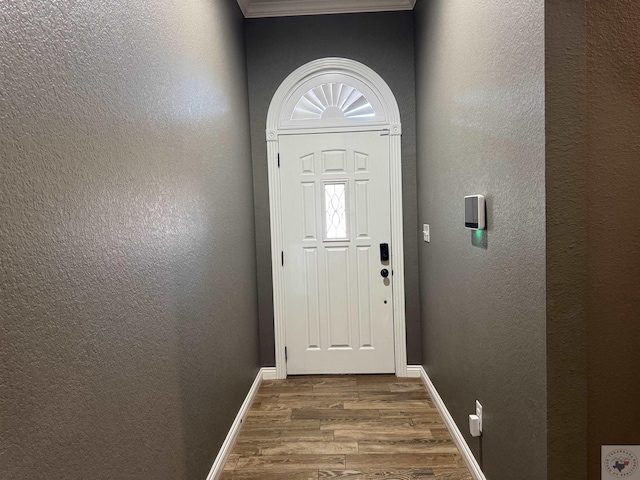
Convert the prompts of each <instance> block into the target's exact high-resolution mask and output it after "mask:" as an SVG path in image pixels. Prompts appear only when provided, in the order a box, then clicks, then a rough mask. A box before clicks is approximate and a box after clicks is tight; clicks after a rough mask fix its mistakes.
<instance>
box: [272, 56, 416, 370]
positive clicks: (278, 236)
mask: <svg viewBox="0 0 640 480" xmlns="http://www.w3.org/2000/svg"><path fill="white" fill-rule="evenodd" d="M325 74H343V75H345V74H346V75H349V76H352V77H354V78H356V79H358V80H359V81H361V82H363V83H365V84H366V85H367V86H368V87H369V88H370V89H371V90H372V91H373V92H374V93H375V94H376V95H377V97H378V99H379V100H380V102H381V103H382V106H383V109H384V114H385V121H384V122H380V121H376V122H372V123H370V124H367V123H358V124H357V125H346V126H335V127H327V128H322V129H321V131H322V132H352V131H356V130H362V129H366V130H375V131H381V132H386V131H388V134H389V136H390V139H389V184H390V188H391V245H392V251H391V258H392V265H393V282H392V288H393V334H394V357H395V371H396V376H398V377H406V376H407V338H406V319H405V287H404V240H403V238H404V236H403V222H402V158H401V138H402V137H401V135H402V128H401V124H400V110H399V109H398V103H397V102H396V99H395V96H394V95H393V92H392V91H391V89H390V88H389V86H388V85H387V84H386V82H385V81H384V80H383V79H382V77H380V76H379V75H378V74H377V73H376V72H374V71H373V70H371V69H370V68H369V67H367V66H366V65H363V64H362V63H360V62H356V61H355V60H350V59H346V58H337V57H329V58H322V59H319V60H314V61H312V62H309V63H307V64H305V65H303V66H301V67H300V68H298V69H297V70H295V71H294V72H293V73H291V74H290V75H289V76H288V77H287V78H286V79H285V80H284V81H283V82H282V84H281V85H280V87H278V90H277V91H276V93H275V94H274V96H273V99H272V100H271V104H270V106H269V111H268V113H267V129H266V136H267V162H268V172H269V216H270V221H271V272H272V279H273V310H274V312H273V313H274V335H275V360H276V367H275V368H276V378H286V377H287V365H286V359H285V346H286V326H285V311H284V306H285V305H284V271H283V267H282V265H281V252H282V251H283V238H282V200H281V197H280V175H279V174H278V146H279V143H278V140H279V137H280V135H287V134H296V133H316V132H318V129H317V128H312V127H311V128H302V129H301V128H299V127H297V128H295V129H292V128H291V127H286V126H283V125H282V124H281V118H282V111H283V108H284V106H285V104H286V103H287V101H288V100H289V99H290V97H291V96H292V95H293V94H294V93H295V92H296V91H298V90H299V88H300V86H301V85H302V84H303V83H308V81H309V80H310V79H312V78H314V77H317V78H318V83H322V80H321V78H322V76H323V75H325Z"/></svg>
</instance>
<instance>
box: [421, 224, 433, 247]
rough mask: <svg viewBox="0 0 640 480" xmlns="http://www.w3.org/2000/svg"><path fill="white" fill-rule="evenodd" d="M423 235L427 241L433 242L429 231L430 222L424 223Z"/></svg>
mask: <svg viewBox="0 0 640 480" xmlns="http://www.w3.org/2000/svg"><path fill="white" fill-rule="evenodd" d="M422 236H423V237H424V241H425V242H427V243H430V242H431V234H430V233H429V224H428V223H425V224H423V225H422Z"/></svg>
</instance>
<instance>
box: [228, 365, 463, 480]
mask: <svg viewBox="0 0 640 480" xmlns="http://www.w3.org/2000/svg"><path fill="white" fill-rule="evenodd" d="M324 478H339V479H349V480H361V479H379V478H384V479H387V480H389V479H398V480H401V479H402V480H408V479H440V480H445V479H446V480H471V478H472V477H471V475H470V474H469V470H468V469H467V467H466V465H465V463H464V460H463V459H462V457H461V456H460V453H459V451H458V449H457V447H456V445H455V444H454V443H453V440H452V438H451V435H450V434H449V432H448V430H447V427H446V426H445V424H444V422H443V421H442V418H441V417H440V414H439V413H438V411H437V410H436V408H435V406H434V405H433V403H432V402H431V399H430V398H429V395H428V394H427V391H426V390H425V388H424V386H423V385H422V382H421V381H420V379H413V378H402V379H401V378H397V377H394V376H391V375H359V376H355V375H351V376H312V377H308V376H305V377H289V378H288V379H286V380H268V381H264V382H263V383H262V385H261V386H260V390H259V391H258V394H257V396H256V398H255V400H254V402H253V405H252V406H251V410H250V412H249V414H248V416H247V419H246V420H245V422H244V425H243V427H242V428H241V430H240V434H239V436H238V441H237V443H236V445H235V447H234V449H233V452H232V453H231V455H230V457H229V459H228V460H227V463H226V465H225V469H224V472H223V475H222V479H256V480H257V479H260V480H287V479H300V480H306V479H324Z"/></svg>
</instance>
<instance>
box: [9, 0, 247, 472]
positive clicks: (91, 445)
mask: <svg viewBox="0 0 640 480" xmlns="http://www.w3.org/2000/svg"><path fill="white" fill-rule="evenodd" d="M0 17H1V18H2V28H1V29H0V58H1V61H0V68H1V69H2V70H1V75H0V82H1V87H0V121H1V122H2V128H1V130H0V151H1V155H0V162H1V163H0V212H1V213H0V216H1V220H0V261H1V270H0V275H1V277H0V288H1V303H0V318H1V323H0V356H1V358H2V361H0V379H1V380H0V381H1V385H0V405H1V408H0V416H1V422H0V423H1V425H2V428H1V429H0V471H1V472H2V474H0V476H2V478H3V479H21V480H22V479H24V480H27V479H28V480H32V479H44V478H47V479H51V478H64V479H69V480H72V479H74V480H75V479H77V480H84V479H95V480H97V479H116V478H117V479H121V480H124V479H136V480H140V479H154V480H157V479H167V480H176V479H189V480H192V479H199V478H201V479H203V478H205V477H206V475H207V472H208V470H209V469H210V468H211V465H212V463H213V460H214V458H215V456H216V454H217V451H218V448H219V447H220V445H221V443H222V441H223V439H224V436H225V434H226V432H227V431H228V429H229V426H230V425H231V422H232V421H233V418H234V416H235V414H236V413H237V411H238V408H239V407H240V404H241V402H242V400H243V399H244V396H245V395H246V393H247V391H248V388H249V386H250V385H251V382H252V380H253V378H254V377H255V374H256V371H257V368H258V365H259V362H258V353H257V352H258V339H257V294H256V281H255V249H254V222H253V193H252V181H251V175H252V174H251V158H250V142H249V131H248V129H249V120H248V101H247V90H246V72H245V62H244V43H243V42H244V39H243V19H242V17H241V15H240V13H239V10H238V7H237V5H236V4H235V2H230V1H226V0H217V1H209V0H193V1H189V2H181V1H169V0H164V1H160V2H129V1H123V0H110V1H103V2H84V3H83V2H72V1H66V0H63V1H57V2H32V1H26V0H24V1H15V2H0Z"/></svg>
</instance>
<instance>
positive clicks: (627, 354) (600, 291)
mask: <svg viewBox="0 0 640 480" xmlns="http://www.w3.org/2000/svg"><path fill="white" fill-rule="evenodd" d="M586 25H587V44H586V46H587V48H586V52H587V91H588V100H587V107H588V110H587V111H588V120H587V124H588V133H589V135H588V148H589V155H588V159H589V165H588V173H589V181H588V188H587V190H586V191H587V198H588V202H587V208H588V219H589V229H588V235H587V238H588V252H589V256H588V262H587V268H588V278H589V282H588V287H587V299H588V300H587V332H588V341H587V345H588V348H589V353H588V372H589V373H588V400H589V404H588V409H589V416H588V435H589V437H588V438H589V440H588V448H589V449H588V473H589V476H588V478H589V479H590V480H597V479H599V478H600V445H603V444H604V445H612V444H613V445H629V444H631V445H638V444H640V430H639V429H638V426H639V425H640V409H639V408H638V402H639V401H640V400H639V399H640V384H639V383H638V375H639V372H640V229H638V226H637V220H638V216H639V215H638V213H639V211H640V210H639V207H638V185H640V40H639V39H640V3H638V2H637V1H634V0H611V1H607V2H602V1H588V2H587V22H586Z"/></svg>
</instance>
